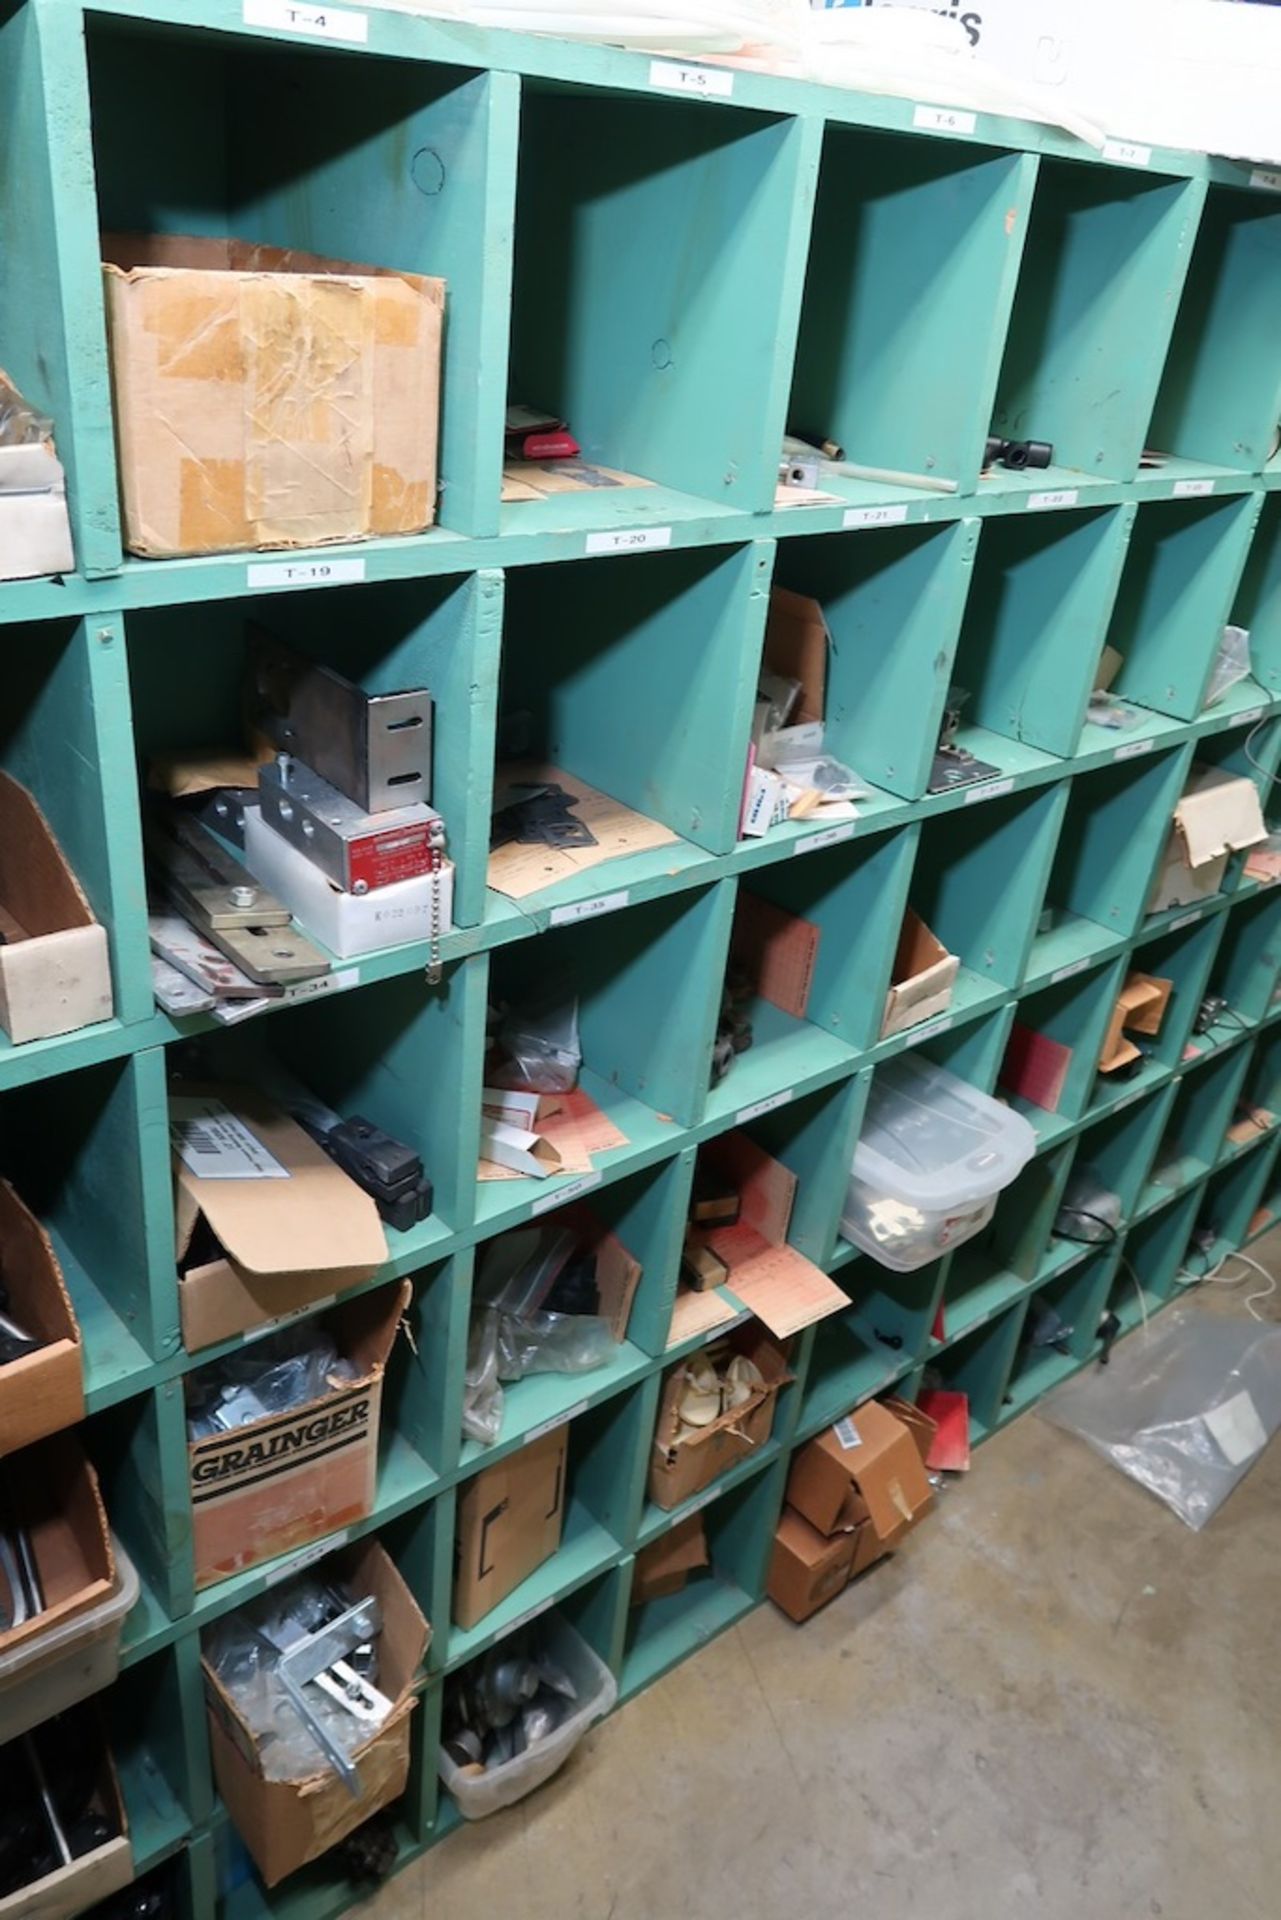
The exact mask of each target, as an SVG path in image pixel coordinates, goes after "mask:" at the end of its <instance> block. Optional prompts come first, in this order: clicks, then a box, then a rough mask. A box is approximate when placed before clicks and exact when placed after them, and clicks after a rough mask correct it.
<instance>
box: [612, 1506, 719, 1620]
mask: <svg viewBox="0 0 1281 1920" xmlns="http://www.w3.org/2000/svg"><path fill="white" fill-rule="evenodd" d="M707 1564H708V1553H707V1531H706V1528H705V1527H704V1525H703V1516H702V1514H701V1513H691V1514H690V1516H689V1518H688V1520H678V1521H677V1523H676V1525H675V1526H674V1527H671V1528H669V1529H668V1531H667V1532H666V1533H664V1534H662V1535H661V1536H660V1537H659V1538H658V1539H657V1540H655V1541H653V1542H651V1544H650V1545H649V1546H648V1547H642V1548H641V1550H640V1552H639V1553H638V1554H637V1556H636V1565H635V1568H634V1569H633V1572H632V1594H631V1604H632V1605H633V1606H634V1607H643V1606H644V1605H645V1602H646V1601H647V1600H665V1599H666V1598H667V1597H668V1595H669V1594H673V1593H680V1591H681V1590H682V1588H683V1587H684V1585H685V1582H686V1581H687V1580H688V1579H689V1576H690V1574H691V1573H696V1572H697V1571H698V1569H699V1568H700V1567H705V1566H707Z"/></svg>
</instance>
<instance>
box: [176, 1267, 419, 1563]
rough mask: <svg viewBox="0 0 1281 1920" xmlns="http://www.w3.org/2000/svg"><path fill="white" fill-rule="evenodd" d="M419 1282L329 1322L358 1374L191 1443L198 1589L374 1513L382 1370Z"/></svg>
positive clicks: (385, 1291)
mask: <svg viewBox="0 0 1281 1920" xmlns="http://www.w3.org/2000/svg"><path fill="white" fill-rule="evenodd" d="M412 1292H413V1287H412V1284H411V1282H410V1281H408V1280H402V1281H401V1282H400V1283H399V1284H398V1285H394V1286H390V1287H380V1288H379V1289H378V1290H377V1291H376V1292H375V1293H365V1294H361V1295H360V1297H359V1298H358V1299H355V1300H348V1301H346V1302H345V1303H344V1304H343V1305H342V1306H340V1307H336V1308H335V1309H334V1311H333V1313H332V1314H330V1315H328V1316H327V1325H328V1327H329V1330H330V1331H331V1332H332V1333H333V1336H334V1340H335V1344H336V1345H337V1348H338V1352H339V1355H340V1356H341V1357H343V1358H345V1359H348V1360H350V1361H352V1362H353V1364H354V1365H355V1367H356V1369H357V1374H358V1378H357V1379H356V1380H355V1381H353V1382H352V1384H351V1385H350V1386H344V1387H341V1388H340V1389H339V1390H338V1391H337V1392H336V1393H328V1394H325V1395H324V1396H323V1397H322V1398H320V1399H319V1400H313V1401H311V1402H310V1403H309V1404H308V1405H307V1406H305V1407H295V1408H294V1409H293V1410H292V1412H290V1413H286V1414H269V1415H267V1416H266V1417H265V1418H264V1419H261V1420H253V1421H250V1422H249V1423H248V1424H247V1425H245V1426H242V1427H236V1428H235V1429H234V1430H233V1431H232V1432H230V1433H221V1434H217V1435H214V1436H212V1437H211V1438H209V1439H207V1440H193V1441H191V1442H189V1444H188V1447H187V1457H188V1461H189V1467H190V1485H191V1533H192V1549H193V1553H194V1557H195V1563H196V1585H197V1587H207V1586H209V1585H210V1584H211V1583H212V1582H213V1581H215V1580H225V1579H226V1578H227V1576H228V1575H229V1574H233V1573H239V1572H240V1571H241V1570H242V1568H244V1567H252V1566H256V1565H257V1564H258V1562H259V1561H260V1560H274V1559H275V1558H276V1556H277V1555H278V1554H282V1553H289V1552H291V1551H292V1550H293V1549H294V1548H295V1547H304V1546H306V1545H307V1544H308V1542H310V1541H312V1540H319V1539H322V1538H323V1537H324V1535H325V1534H327V1533H333V1532H334V1531H335V1530H336V1529H337V1528H339V1527H346V1526H350V1525H351V1524H352V1523H353V1522H354V1521H357V1520H363V1519H364V1518H365V1517H366V1515H368V1514H369V1513H371V1512H372V1511H373V1505H374V1485H375V1481H376V1479H377V1473H378V1423H379V1419H380V1416H381V1412H382V1389H383V1373H384V1371H385V1369H386V1365H387V1359H388V1356H389V1354H390V1353H391V1349H392V1345H393V1343H394V1341H395V1338H396V1329H397V1328H398V1327H399V1325H400V1321H401V1316H402V1315H403V1313H404V1312H405V1309H406V1307H407V1306H408V1305H409V1300H410V1295H411V1294H412Z"/></svg>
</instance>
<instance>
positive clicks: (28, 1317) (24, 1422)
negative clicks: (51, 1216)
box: [0, 1180, 85, 1455]
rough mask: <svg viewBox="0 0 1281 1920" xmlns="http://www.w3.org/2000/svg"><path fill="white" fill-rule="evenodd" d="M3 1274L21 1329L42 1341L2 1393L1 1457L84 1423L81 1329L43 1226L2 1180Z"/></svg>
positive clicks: (15, 1367) (14, 1368) (10, 1370)
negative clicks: (34, 1441) (77, 1323)
mask: <svg viewBox="0 0 1281 1920" xmlns="http://www.w3.org/2000/svg"><path fill="white" fill-rule="evenodd" d="M0 1273H2V1274H3V1275H4V1282H5V1285H6V1287H7V1288H8V1290H9V1308H10V1311H11V1312H12V1314H13V1317H14V1319H15V1320H16V1321H18V1323H19V1325H20V1326H24V1327H26V1328H27V1330H28V1331H29V1332H30V1333H32V1334H34V1335H36V1336H37V1337H38V1338H39V1339H41V1340H43V1341H44V1343H45V1344H44V1345H43V1346H42V1347H37V1349H36V1351H35V1352H34V1353H28V1354H26V1355H24V1356H23V1358H22V1359H21V1360H11V1361H10V1363H9V1365H8V1366H7V1367H6V1368H5V1369H4V1391H3V1392H2V1393H0V1455H4V1454H7V1453H14V1452H16V1450H17V1449H18V1448H19V1447H25V1446H29V1445H30V1443H31V1441H33V1440H42V1439H43V1438H44V1436H45V1435H46V1434H49V1433H59V1432H61V1430H62V1428H63V1427H74V1426H75V1424H76V1422H77V1421H79V1420H83V1419H84V1412H85V1393H84V1367H83V1364H82V1360H81V1348H80V1329H79V1327H78V1326H77V1325H76V1316H75V1314H74V1313H73V1311H72V1307H71V1295H70V1294H69V1293H68V1292H67V1283H66V1281H65V1280H64V1279H63V1277H62V1268H61V1267H60V1265H59V1264H58V1256H57V1254H56V1253H55V1252H54V1250H53V1242H52V1241H51V1240H50V1238H49V1236H48V1234H47V1233H46V1232H45V1230H44V1228H43V1227H42V1226H41V1225H40V1222H39V1221H38V1220H37V1219H36V1217H35V1215H34V1214H33V1213H32V1212H31V1211H30V1209H29V1208H28V1207H25V1206H24V1205H23V1203H22V1201H21V1200H19V1198H18V1196H17V1194H16V1193H15V1192H14V1190H13V1188H12V1187H11V1186H10V1185H9V1182H8V1181H7V1180H0Z"/></svg>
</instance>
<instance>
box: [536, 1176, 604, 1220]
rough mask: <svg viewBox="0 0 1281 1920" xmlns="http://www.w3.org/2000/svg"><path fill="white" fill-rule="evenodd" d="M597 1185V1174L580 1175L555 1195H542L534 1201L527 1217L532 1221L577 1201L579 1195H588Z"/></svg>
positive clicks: (598, 1183) (598, 1178)
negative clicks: (539, 1215) (556, 1208)
mask: <svg viewBox="0 0 1281 1920" xmlns="http://www.w3.org/2000/svg"><path fill="white" fill-rule="evenodd" d="M599 1185H600V1175H599V1174H598V1173H584V1174H581V1175H580V1176H579V1178H578V1179H577V1180H571V1181H570V1183H569V1185H568V1186H567V1187H560V1188H558V1190H557V1191H556V1192H555V1193H547V1194H544V1195H543V1198H542V1199H541V1200H535V1202H534V1204H533V1206H532V1207H531V1208H530V1209H529V1217H530V1219H531V1220H532V1219H534V1218H536V1217H537V1215H538V1214H540V1213H550V1212H551V1210H552V1208H553V1207H565V1206H568V1205H569V1202H570V1201H571V1200H577V1198H578V1196H579V1194H580V1193H590V1192H591V1190H592V1188H593V1187H598V1186H599Z"/></svg>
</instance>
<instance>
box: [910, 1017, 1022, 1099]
mask: <svg viewBox="0 0 1281 1920" xmlns="http://www.w3.org/2000/svg"><path fill="white" fill-rule="evenodd" d="M1016 1011H1017V1008H1016V1007H1015V1006H1014V1005H1013V1004H1011V1005H1009V1006H1004V1007H998V1008H997V1009H996V1011H995V1012H993V1013H988V1014H984V1015H983V1016H982V1017H981V1018H980V1019H977V1020H966V1021H958V1022H957V1023H956V1024H955V1025H953V1024H952V1023H951V1022H950V1021H949V1022H947V1024H946V1025H944V1026H941V1027H940V1030H939V1031H938V1032H937V1033H936V1034H935V1035H933V1036H932V1037H928V1038H926V1039H924V1040H921V1041H918V1042H917V1048H919V1051H920V1052H921V1054H922V1055H923V1056H924V1058H925V1059H927V1060H932V1061H933V1062H934V1063H935V1065H936V1066H939V1067H946V1068H947V1070H948V1072H949V1073H954V1074H955V1075H956V1076H957V1078H958V1079H959V1080H965V1081H968V1083H969V1085H970V1086H972V1087H977V1088H978V1090H979V1092H980V1093H994V1092H996V1091H997V1078H998V1076H999V1074H1000V1071H1001V1062H1002V1061H1003V1060H1004V1058H1005V1049H1006V1046H1007V1045H1008V1043H1009V1037H1010V1028H1011V1026H1012V1024H1013V1021H1014V1017H1015V1013H1016ZM914 1050H916V1049H914Z"/></svg>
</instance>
